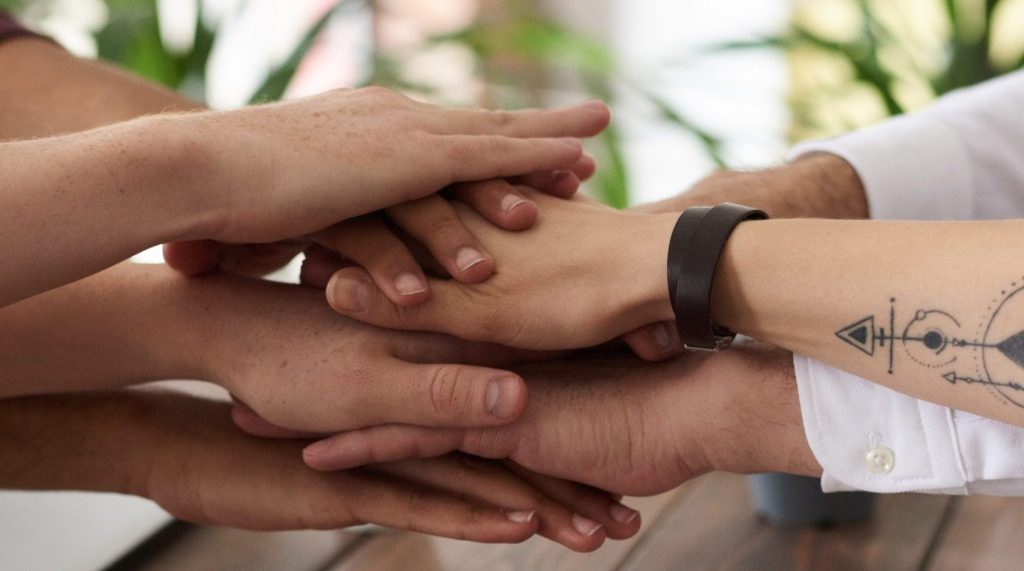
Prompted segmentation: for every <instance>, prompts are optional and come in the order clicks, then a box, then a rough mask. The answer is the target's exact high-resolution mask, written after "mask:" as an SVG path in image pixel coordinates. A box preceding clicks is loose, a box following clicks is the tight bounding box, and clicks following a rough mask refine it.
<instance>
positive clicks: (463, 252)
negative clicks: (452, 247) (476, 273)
mask: <svg viewBox="0 0 1024 571" xmlns="http://www.w3.org/2000/svg"><path fill="white" fill-rule="evenodd" d="M486 259H487V258H485V257H484V255H483V254H481V253H480V252H478V251H476V250H475V249H473V248H459V251H457V252H455V265H456V266H458V268H459V271H460V272H464V271H466V270H468V269H469V268H472V267H473V266H475V265H477V264H479V263H480V262H482V261H484V260H486Z"/></svg>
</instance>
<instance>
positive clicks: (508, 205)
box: [501, 194, 526, 212]
mask: <svg viewBox="0 0 1024 571" xmlns="http://www.w3.org/2000/svg"><path fill="white" fill-rule="evenodd" d="M523 204H526V199H525V198H520V197H518V196H516V195H514V194H506V195H505V197H504V198H502V199H501V209H502V210H503V211H505V212H511V211H512V209H514V208H516V207H517V206H522V205H523Z"/></svg>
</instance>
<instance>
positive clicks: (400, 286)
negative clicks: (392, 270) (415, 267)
mask: <svg viewBox="0 0 1024 571" xmlns="http://www.w3.org/2000/svg"><path fill="white" fill-rule="evenodd" d="M395 289H396V290H398V293H400V294H401V295H415V294H417V293H423V292H425V291H427V284H425V283H423V280H421V279H420V277H419V276H417V275H416V274H410V273H402V274H398V277H396V278H395Z"/></svg>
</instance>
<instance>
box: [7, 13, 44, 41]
mask: <svg viewBox="0 0 1024 571" xmlns="http://www.w3.org/2000/svg"><path fill="white" fill-rule="evenodd" d="M20 36H35V37H42V36H40V35H39V34H36V33H34V32H30V31H28V30H26V29H25V28H24V27H22V25H21V24H19V23H18V21H17V20H15V19H14V17H13V16H11V15H10V14H8V13H6V12H0V43H2V42H3V41H4V40H9V39H11V38H17V37H20Z"/></svg>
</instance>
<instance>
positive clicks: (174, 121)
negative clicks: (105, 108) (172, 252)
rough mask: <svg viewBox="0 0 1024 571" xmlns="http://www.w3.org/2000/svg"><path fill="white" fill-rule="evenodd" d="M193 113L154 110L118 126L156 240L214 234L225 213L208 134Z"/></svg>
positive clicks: (223, 183)
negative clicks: (148, 114) (158, 236)
mask: <svg viewBox="0 0 1024 571" xmlns="http://www.w3.org/2000/svg"><path fill="white" fill-rule="evenodd" d="M195 116H196V114H191V113H189V114H182V113H172V114H164V115H153V116H149V117H144V118H142V119H137V120H134V121H130V122H128V123H125V124H124V125H123V127H122V128H123V129H125V130H126V131H127V135H126V143H127V144H126V145H124V147H123V148H124V149H125V150H124V151H123V152H126V153H129V154H130V156H129V157H128V158H129V164H130V165H131V166H132V172H131V174H130V176H131V177H132V179H131V180H132V181H133V183H134V187H135V188H140V189H142V190H144V191H145V193H146V196H145V199H146V201H147V204H148V207H149V212H150V213H151V216H150V217H149V218H150V219H151V220H152V222H153V227H154V228H158V229H159V233H160V239H159V240H157V242H156V243H167V242H174V241H180V240H197V239H203V238H208V237H211V236H215V235H216V234H217V229H218V228H219V226H220V225H221V224H223V222H222V221H223V220H224V219H225V217H226V210H227V208H226V200H225V198H224V197H223V196H221V195H222V194H223V192H222V189H225V188H227V187H228V186H229V185H228V184H226V181H225V180H223V179H224V177H223V176H222V175H221V171H222V169H221V168H220V167H219V166H218V162H219V159H218V158H217V155H218V153H217V150H216V149H215V148H211V145H213V137H212V136H211V135H210V134H209V133H207V132H205V129H204V125H203V122H202V121H196V120H193V117H195Z"/></svg>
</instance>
